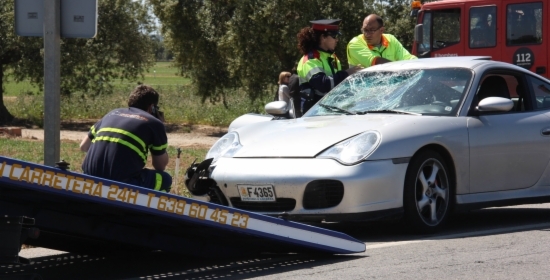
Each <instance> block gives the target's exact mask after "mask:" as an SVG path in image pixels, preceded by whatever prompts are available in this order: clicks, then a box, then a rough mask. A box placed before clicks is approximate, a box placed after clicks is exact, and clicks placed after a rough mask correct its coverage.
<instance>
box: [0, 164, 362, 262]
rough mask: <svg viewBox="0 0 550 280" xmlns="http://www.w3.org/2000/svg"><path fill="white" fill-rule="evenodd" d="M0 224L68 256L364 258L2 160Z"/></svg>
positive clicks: (307, 238) (129, 189)
mask: <svg viewBox="0 0 550 280" xmlns="http://www.w3.org/2000/svg"><path fill="white" fill-rule="evenodd" d="M0 216H2V217H4V216H7V217H28V218H32V219H34V220H35V224H34V225H33V227H35V228H37V229H38V230H39V237H38V238H36V239H27V241H25V243H26V244H29V245H33V246H39V247H45V248H51V249H57V250H62V251H68V252H73V253H79V252H81V253H88V254H94V253H100V254H104V253H107V252H111V253H112V252H126V253H127V252H128V251H132V250H135V251H155V250H162V251H167V252H175V253H179V254H186V255H197V256H219V255H223V254H229V255H247V254H256V253H293V252H295V253H328V254H351V253H358V252H363V251H365V244H364V243H363V242H361V241H359V240H356V239H354V238H352V237H350V236H348V235H346V234H343V233H339V232H335V231H331V230H326V229H322V228H317V227H313V226H309V225H305V224H300V223H296V222H291V221H286V220H284V219H280V218H275V217H270V216H265V215H261V214H257V213H253V212H248V211H244V210H240V209H235V208H231V207H226V206H221V205H218V204H213V203H207V202H203V201H198V200H194V199H191V198H186V197H181V196H177V195H172V194H168V193H164V192H157V191H153V190H149V189H145V188H141V187H137V186H133V185H129V184H124V183H120V182H115V181H110V180H105V179H101V178H97V177H93V176H88V175H84V174H81V173H75V172H71V171H66V170H62V169H60V168H52V167H48V166H44V165H40V164H34V163H29V162H25V161H20V160H16V159H12V158H7V157H2V156H0ZM0 243H2V241H0ZM0 245H1V244H0Z"/></svg>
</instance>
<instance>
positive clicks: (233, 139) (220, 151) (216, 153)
mask: <svg viewBox="0 0 550 280" xmlns="http://www.w3.org/2000/svg"><path fill="white" fill-rule="evenodd" d="M242 147H243V146H242V145H241V143H240V142H239V134H237V132H229V133H227V134H226V135H224V136H223V137H222V138H220V139H219V140H218V141H216V143H215V144H214V146H212V148H210V150H209V151H208V153H207V154H206V158H207V159H208V158H214V160H212V164H214V163H215V162H216V161H217V160H218V159H219V158H220V157H233V155H234V154H235V153H237V152H238V151H239V150H240V149H241V148H242Z"/></svg>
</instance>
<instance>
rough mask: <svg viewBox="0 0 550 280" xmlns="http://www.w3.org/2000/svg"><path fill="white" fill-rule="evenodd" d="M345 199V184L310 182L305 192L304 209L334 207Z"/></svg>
mask: <svg viewBox="0 0 550 280" xmlns="http://www.w3.org/2000/svg"><path fill="white" fill-rule="evenodd" d="M343 197H344V184H342V182H340V181H336V180H317V181H313V182H310V183H309V184H307V186H306V190H305V192H304V201H303V204H304V209H321V208H329V207H334V206H336V205H338V204H340V202H341V201H342V198H343Z"/></svg>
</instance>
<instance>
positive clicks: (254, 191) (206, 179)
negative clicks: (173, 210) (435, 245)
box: [188, 57, 550, 232]
mask: <svg viewBox="0 0 550 280" xmlns="http://www.w3.org/2000/svg"><path fill="white" fill-rule="evenodd" d="M281 102H282V101H279V102H274V103H270V104H268V105H266V111H267V112H268V113H269V114H271V115H270V116H267V115H264V116H250V115H248V116H243V117H241V119H237V120H235V122H234V123H236V124H238V125H232V127H231V129H230V132H229V133H227V134H226V135H225V136H223V137H221V138H220V139H219V141H218V142H217V143H216V144H214V146H212V148H211V149H210V151H209V152H208V154H207V156H206V158H207V159H208V162H207V163H206V164H204V163H203V164H202V167H201V168H202V169H201V168H199V169H201V170H200V172H196V176H194V177H195V178H193V179H194V181H192V182H191V183H192V184H191V186H190V185H189V184H188V188H189V189H190V190H191V191H192V192H193V193H194V196H195V198H198V199H207V200H210V201H213V202H218V203H221V204H225V205H229V206H232V207H235V208H240V209H244V210H250V211H255V212H259V213H263V214H268V215H275V216H280V217H282V218H285V219H291V220H298V221H347V220H373V219H381V218H402V219H403V221H405V222H406V223H407V225H408V226H410V227H412V228H414V229H416V230H418V231H421V232H432V231H435V230H437V229H439V228H440V227H441V226H442V225H443V224H444V222H445V220H446V219H447V217H448V216H449V213H451V211H454V210H456V209H468V208H483V207H489V206H503V205H513V204H524V203H540V202H547V201H550V167H549V165H548V164H549V162H550V80H548V79H546V78H544V77H542V76H539V75H537V74H534V73H532V72H530V71H528V70H526V69H523V68H521V67H518V66H515V65H512V64H506V63H501V62H496V61H491V60H489V59H488V58H487V57H455V58H449V57H446V58H427V59H419V60H409V61H402V62H392V63H388V64H383V65H378V66H374V67H369V68H367V69H364V70H363V71H361V72H359V73H356V74H355V75H353V76H350V77H348V78H347V79H346V80H344V81H343V82H342V83H341V84H339V85H338V86H337V87H335V88H334V89H333V90H332V91H330V92H329V93H328V94H327V95H326V96H325V97H323V98H322V99H321V100H320V101H319V102H318V103H317V104H316V105H315V106H314V107H312V108H311V109H310V110H309V111H308V112H307V113H306V114H304V116H303V117H302V118H293V117H292V112H290V114H289V112H287V111H286V109H285V108H286V104H282V105H281ZM282 103H284V102H282ZM285 114H286V115H287V118H286V119H285V118H283V119H281V118H280V117H281V116H283V115H285ZM289 115H290V116H289ZM273 116H277V117H279V118H275V119H274V118H273ZM243 120H244V121H243ZM196 167H197V165H195V169H196ZM191 173H192V172H191ZM199 173H200V174H199ZM192 175H193V174H190V177H193V176H192Z"/></svg>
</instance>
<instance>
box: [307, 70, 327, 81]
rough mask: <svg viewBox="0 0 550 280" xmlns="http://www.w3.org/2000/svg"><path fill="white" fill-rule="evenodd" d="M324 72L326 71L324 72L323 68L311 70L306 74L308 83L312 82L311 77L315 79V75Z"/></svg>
mask: <svg viewBox="0 0 550 280" xmlns="http://www.w3.org/2000/svg"><path fill="white" fill-rule="evenodd" d="M324 72H325V71H324V70H323V68H322V67H315V68H311V69H310V70H309V71H308V72H307V74H306V81H309V80H311V77H313V75H315V74H317V73H324Z"/></svg>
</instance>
